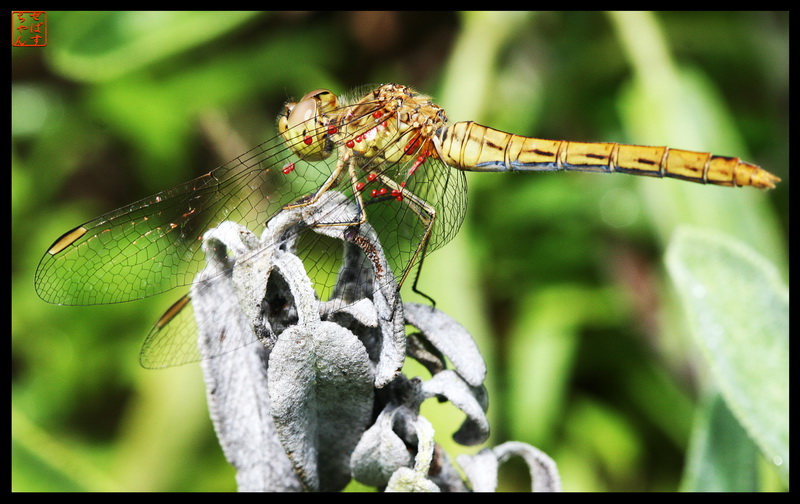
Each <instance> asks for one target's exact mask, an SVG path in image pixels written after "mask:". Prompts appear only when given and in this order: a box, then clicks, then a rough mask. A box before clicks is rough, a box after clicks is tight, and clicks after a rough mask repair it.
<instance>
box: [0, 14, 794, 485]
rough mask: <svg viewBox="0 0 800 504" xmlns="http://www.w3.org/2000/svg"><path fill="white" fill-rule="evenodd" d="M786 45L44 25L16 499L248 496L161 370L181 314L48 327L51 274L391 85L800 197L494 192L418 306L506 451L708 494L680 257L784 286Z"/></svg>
mask: <svg viewBox="0 0 800 504" xmlns="http://www.w3.org/2000/svg"><path fill="white" fill-rule="evenodd" d="M788 18H789V16H788V13H759V12H746V13H740V12H713V13H711V12H709V13H695V12H685V13H680V12H671V13H655V14H647V13H622V14H619V13H612V14H603V13H554V12H548V13H538V14H537V13H466V14H457V13H391V12H382V13H358V12H355V13H353V12H349V13H297V12H293V13H223V12H215V13H185V12H181V13H163V12H161V13H151V12H133V13H131V12H113V13H98V12H91V13H89V12H70V13H61V12H48V30H49V31H48V45H47V47H45V48H19V47H14V48H12V49H13V50H12V95H11V98H12V143H11V148H12V151H11V153H12V192H11V208H12V241H13V248H12V488H13V489H14V490H18V491H25V490H37V491H46V490H62V491H63V490H181V491H187V490H233V489H235V482H234V476H233V475H234V473H233V470H232V468H230V467H229V466H228V464H227V463H226V461H225V459H224V457H223V455H222V452H221V450H220V449H219V447H218V445H217V444H216V439H215V437H214V433H213V429H212V427H211V423H210V421H209V420H208V417H207V412H206V410H205V396H204V392H203V383H202V377H201V374H200V372H199V366H196V365H189V366H183V367H180V368H177V369H170V370H166V371H159V372H156V371H145V370H143V369H141V368H139V367H138V362H137V352H138V346H139V345H140V344H141V341H142V339H143V338H144V336H145V335H146V334H147V331H148V329H149V325H150V323H152V322H153V321H155V320H156V319H157V318H158V316H159V315H160V312H161V311H163V310H164V309H165V308H166V307H167V306H169V304H170V303H171V301H173V300H174V299H176V298H177V297H178V295H179V294H178V293H169V294H167V295H162V296H157V297H156V298H154V299H148V300H142V301H137V302H134V303H126V304H121V305H114V306H103V307H69V308H66V307H57V306H51V305H47V304H45V303H44V302H42V301H41V300H39V299H38V297H37V296H36V294H35V293H34V291H33V272H34V270H35V267H36V264H37V262H38V260H39V258H40V257H41V255H42V254H43V253H44V251H45V250H47V247H48V246H49V245H50V244H51V243H52V241H53V240H54V239H55V238H56V237H57V236H59V235H60V234H61V233H63V232H64V231H65V230H67V229H71V228H72V227H74V226H75V225H77V224H78V223H81V222H84V221H86V220H88V219H89V218H92V217H94V216H96V215H98V214H100V213H102V212H105V211H108V210H110V209H113V208H117V207H119V206H122V205H124V204H125V203H128V202H131V201H134V200H137V199H140V198H142V197H144V196H146V195H148V194H152V193H154V192H156V191H158V190H161V189H165V188H167V187H170V186H172V185H174V184H177V183H179V182H182V181H184V180H188V179H189V178H191V177H193V176H197V175H200V174H202V173H205V172H206V171H208V170H210V169H211V168H213V167H215V166H217V165H220V164H222V163H223V162H226V161H228V160H229V159H231V158H233V157H235V156H236V155H238V154H240V153H241V152H244V151H245V150H246V149H248V148H249V147H252V146H254V145H257V144H258V143H260V142H262V141H263V140H264V139H265V138H266V136H267V135H271V134H273V128H274V121H275V116H276V114H277V112H278V111H279V110H280V109H281V107H282V104H283V102H285V101H286V100H287V99H288V98H290V97H295V98H297V97H299V96H302V95H303V94H304V93H306V92H307V91H309V90H311V89H317V88H329V89H332V90H334V91H336V92H341V91H345V90H347V89H350V88H352V87H354V86H356V85H360V84H365V83H380V82H401V83H404V84H408V85H412V86H414V87H416V88H418V89H419V90H421V91H423V92H427V93H429V94H432V95H433V96H435V97H436V98H437V100H438V101H439V103H440V104H441V105H442V106H443V107H445V109H446V110H447V111H448V113H449V116H450V119H451V120H454V121H458V120H468V119H473V120H476V121H479V122H482V123H484V124H487V125H491V126H493V127H496V128H499V129H503V130H506V131H513V132H515V133H519V134H527V135H531V136H538V137H543V138H564V139H570V140H582V141H617V142H627V143H649V144H664V145H670V146H673V147H678V148H688V149H695V150H702V151H712V152H714V153H716V154H722V155H732V156H740V157H742V158H744V159H746V160H748V161H751V162H754V163H757V164H760V165H762V166H763V167H765V168H766V169H768V170H769V171H771V172H773V173H775V174H776V175H778V176H780V177H781V178H782V179H783V182H782V183H781V184H780V185H779V187H778V189H777V190H775V191H770V192H759V191H755V190H753V189H727V188H718V187H708V186H700V185H695V184H689V183H682V182H678V181H671V180H663V181H662V180H651V179H640V178H636V177H628V176H622V175H619V176H602V175H594V174H574V173H555V174H502V175H499V174H481V175H474V176H470V184H471V188H470V200H471V202H470V207H469V210H468V217H467V221H466V223H465V225H464V228H463V231H462V233H461V234H460V235H459V236H458V237H457V238H456V239H455V240H454V241H453V242H452V243H451V244H450V245H449V246H447V247H445V248H444V249H442V250H440V251H437V252H436V253H434V254H432V255H431V257H430V259H429V261H428V262H427V263H426V269H425V271H424V273H423V277H422V279H421V284H420V285H421V287H422V289H423V290H424V291H425V292H426V293H428V294H430V295H431V296H433V297H434V298H435V299H436V300H437V306H438V307H439V308H440V309H442V310H444V311H445V312H447V313H448V314H449V315H451V316H453V317H454V318H455V319H456V320H459V321H460V322H461V323H462V324H463V325H464V326H465V327H467V329H468V330H470V331H471V332H472V334H473V335H474V336H475V337H476V339H478V341H479V345H480V347H481V349H482V351H484V356H485V357H486V359H487V362H488V364H489V370H490V371H489V373H490V378H489V379H490V383H489V387H490V398H491V403H490V404H491V405H490V415H491V418H492V426H493V433H494V434H493V439H492V444H497V443H500V442H502V441H505V440H508V439H513V440H518V441H525V442H528V443H531V444H534V445H536V446H538V447H539V448H541V449H543V450H545V451H546V452H548V453H549V454H550V455H551V456H552V457H553V458H554V459H555V460H556V462H557V463H558V464H559V468H560V470H561V472H562V477H563V480H564V488H565V489H566V490H675V489H677V488H678V485H679V483H680V482H681V481H683V482H684V488H691V486H689V487H687V486H686V485H687V483H686V482H687V481H698V478H699V476H696V475H695V477H692V475H691V474H689V475H687V474H685V471H695V472H696V473H697V474H701V473H707V472H708V471H709V467H708V466H705V467H703V463H706V464H707V463H710V462H709V461H710V460H711V459H703V458H702V456H701V457H700V462H698V461H697V460H698V459H697V457H695V458H693V459H692V464H687V462H686V459H687V455H686V454H687V449H688V447H689V439H690V437H692V432H693V430H695V431H696V430H697V427H693V426H695V425H696V424H697V425H700V424H703V425H708V422H707V419H708V418H715V419H716V418H720V415H714V414H712V413H709V411H718V410H719V407H718V405H717V403H715V402H714V401H711V400H701V399H700V397H701V396H702V395H703V394H702V393H703V391H705V390H707V388H708V387H709V383H711V382H712V381H713V380H712V378H711V376H710V372H709V370H708V367H707V366H706V364H705V363H704V361H703V360H701V359H699V358H698V355H699V352H698V348H697V346H695V343H693V341H692V340H691V339H690V338H688V337H687V335H688V333H689V330H688V329H687V327H688V326H687V325H686V323H685V322H684V316H683V312H682V309H681V303H680V302H679V301H678V300H679V299H681V298H683V297H684V296H686V293H685V292H676V290H675V287H674V286H673V285H672V284H670V283H669V281H668V280H666V277H665V274H664V268H663V255H664V251H665V250H666V247H667V244H668V243H669V241H670V239H671V237H672V235H673V232H674V230H675V229H676V227H677V226H679V225H681V224H687V223H688V224H693V225H695V226H701V227H703V228H714V229H717V230H718V231H721V232H723V233H726V234H728V235H731V236H732V237H735V240H737V241H738V242H740V243H742V244H743V245H747V246H749V247H752V248H753V249H755V250H756V251H758V252H759V253H760V254H761V255H762V256H764V257H765V258H767V260H769V261H771V262H772V263H773V264H774V265H775V267H777V271H778V272H779V274H780V275H782V276H783V277H784V278H786V276H787V274H788V273H787V272H788V246H787V235H788V194H789V190H788V186H789V180H788V175H789V174H788V122H789V121H788V117H789V107H788V99H789V78H788V73H789V56H788V48H789V20H788ZM732 239H733V238H732ZM700 255H701V256H702V253H700ZM708 257H709V260H713V259H714V257H715V256H714V255H713V254H709V255H708ZM733 274H735V273H733ZM739 294H741V296H747V295H748V293H747V292H742V293H739ZM408 299H412V298H411V296H409V298H408ZM745 299H746V298H745ZM745 306H746V303H745ZM753 341H754V342H753V343H752V344H758V341H759V338H757V337H756V338H753ZM768 371H770V370H765V373H766V372H768ZM773 378H774V379H775V380H778V381H781V380H787V383H788V376H785V377H784V376H773ZM711 408H714V409H713V410H712V409H711ZM425 409H426V415H428V417H429V418H431V419H433V421H434V427H435V428H437V437H438V439H439V442H440V443H442V444H443V445H444V446H445V448H446V449H447V450H448V452H449V453H450V454H451V455H455V454H456V453H458V450H459V449H460V450H461V451H466V452H470V453H472V452H474V451H475V448H469V449H465V448H458V447H455V446H453V443H452V441H451V440H450V434H451V433H452V432H453V431H454V430H455V428H456V427H457V425H458V424H459V423H460V422H461V418H460V417H458V416H457V415H455V416H454V415H453V411H452V410H448V409H446V408H439V407H437V406H436V405H428V404H426V405H425ZM427 410H429V411H427ZM774 413H775V414H780V412H774ZM722 416H724V415H722ZM728 416H730V415H728ZM696 419H697V420H696ZM703 422H705V423H703ZM694 439H696V437H695V438H694ZM745 441H747V438H746V437H745ZM737 442H742V441H741V440H739V441H737ZM752 452H753V453H754V454H755V453H757V452H758V450H753V451H752ZM695 453H697V452H695ZM753 456H755V455H753ZM774 462H775V461H774V460H769V461H766V462H762V463H760V464H755V463H754V464H752V466H754V467H755V469H751V470H750V471H751V472H750V474H751V475H752V471H757V474H755V475H752V484H751V486H749V487H748V488H749V489H754V490H757V489H772V490H774V489H782V488H785V486H784V485H788V483H787V482H786V481H785V480H781V479H780V477H779V476H778V475H782V474H784V473H785V474H788V460H786V461H784V463H785V464H786V466H785V470H781V471H775V470H774V468H772V467H770V466H771V465H772V464H773V463H774ZM714 463H715V464H720V463H721V464H724V463H725V461H724V459H722V461H721V462H720V461H719V460H717V461H715V462H714ZM504 467H507V470H506V471H505V474H504V476H503V477H502V478H501V482H502V484H503V485H504V487H503V488H504V489H524V488H525V485H526V481H525V479H526V478H527V476H526V471H525V470H524V468H522V467H520V465H515V464H509V465H508V466H504ZM713 468H714V467H712V469H713Z"/></svg>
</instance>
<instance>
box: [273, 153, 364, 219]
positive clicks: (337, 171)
mask: <svg viewBox="0 0 800 504" xmlns="http://www.w3.org/2000/svg"><path fill="white" fill-rule="evenodd" d="M350 159H351V155H350V153H347V154H345V155H344V156H340V157H339V160H338V161H337V162H336V168H334V170H333V172H331V174H330V175H329V176H328V178H327V179H325V182H324V183H323V184H322V185H321V186H320V187H319V189H317V190H316V191H315V192H314V194H312V195H311V196H306V197H304V198H303V199H300V200H298V201H295V202H294V203H289V204H288V205H284V207H283V209H284V210H291V209H292V208H300V207H304V206H308V205H313V204H314V203H316V202H317V200H319V197H320V196H322V195H323V194H324V193H326V192H328V190H330V189H331V188H332V187H335V186H336V185H338V184H339V178H340V177H341V176H342V173H344V166H345V163H348V164H349V163H350Z"/></svg>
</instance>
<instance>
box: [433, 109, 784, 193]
mask: <svg viewBox="0 0 800 504" xmlns="http://www.w3.org/2000/svg"><path fill="white" fill-rule="evenodd" d="M439 143H440V149H439V150H440V152H439V155H440V156H441V157H442V159H443V160H444V161H445V163H447V164H449V165H451V166H454V167H456V168H459V169H461V170H467V171H556V170H572V171H590V172H605V173H613V172H621V173H629V174H632V175H642V176H649V177H669V178H677V179H681V180H688V181H691V182H699V183H701V184H715V185H722V186H754V187H759V188H773V187H775V182H778V181H780V179H779V178H778V177H776V176H774V175H772V174H771V173H769V172H767V171H766V170H763V169H762V168H760V167H758V166H756V165H753V164H750V163H745V162H742V161H741V160H740V159H739V158H736V157H725V156H715V155H712V154H709V153H707V152H694V151H687V150H680V149H671V148H669V147H651V146H644V145H625V144H618V143H594V142H568V141H566V140H544V139H541V138H531V137H524V136H520V135H512V134H511V133H505V132H503V131H499V130H496V129H493V128H488V127H486V126H482V125H480V124H477V123H474V122H471V121H469V122H459V123H456V124H453V125H452V126H450V127H448V128H447V129H446V130H444V131H443V133H441V135H440V142H439Z"/></svg>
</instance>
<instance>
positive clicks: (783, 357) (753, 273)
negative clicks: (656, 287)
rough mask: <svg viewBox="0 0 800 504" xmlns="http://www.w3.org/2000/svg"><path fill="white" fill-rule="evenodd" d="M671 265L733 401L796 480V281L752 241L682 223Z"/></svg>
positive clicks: (692, 322)
mask: <svg viewBox="0 0 800 504" xmlns="http://www.w3.org/2000/svg"><path fill="white" fill-rule="evenodd" d="M667 267H668V270H669V273H670V275H671V277H672V279H673V282H674V283H675V285H676V288H677V290H678V292H679V293H680V296H681V300H682V304H683V308H684V311H685V312H686V315H687V320H688V323H689V327H690V330H691V331H690V332H691V335H692V337H693V338H694V341H695V343H696V344H697V346H698V347H699V348H700V350H701V354H702V356H703V358H704V360H705V362H706V364H707V366H708V368H709V370H710V372H711V375H712V376H713V378H714V380H715V381H716V385H717V387H719V389H720V391H721V392H722V395H723V397H724V399H725V401H726V403H727V405H728V407H729V408H730V410H731V412H732V413H733V414H734V416H735V417H736V419H737V420H738V421H739V423H740V424H741V425H742V427H744V429H745V430H746V431H747V433H748V434H749V435H750V437H751V438H752V439H753V440H754V441H755V442H756V444H757V445H758V447H759V449H760V450H761V451H762V452H763V454H764V456H765V457H766V458H767V459H768V460H769V461H771V462H772V463H773V464H774V466H775V467H776V469H777V470H778V472H779V473H780V474H781V477H782V478H783V479H784V481H785V482H788V478H789V289H788V287H787V286H786V285H785V284H784V283H783V281H782V280H781V278H780V276H779V274H778V270H777V269H776V268H775V267H774V266H773V265H772V264H771V263H770V262H768V261H767V260H765V259H764V258H763V257H761V256H760V255H758V254H757V253H756V252H754V251H753V250H752V249H750V248H748V247H746V246H745V245H743V244H742V243H740V242H738V241H735V240H733V239H731V238H729V237H727V236H725V235H721V234H718V233H716V232H711V231H709V230H707V229H699V228H682V229H681V230H679V231H678V232H677V233H676V235H675V238H674V239H673V241H672V243H671V244H670V247H669V250H668V252H667Z"/></svg>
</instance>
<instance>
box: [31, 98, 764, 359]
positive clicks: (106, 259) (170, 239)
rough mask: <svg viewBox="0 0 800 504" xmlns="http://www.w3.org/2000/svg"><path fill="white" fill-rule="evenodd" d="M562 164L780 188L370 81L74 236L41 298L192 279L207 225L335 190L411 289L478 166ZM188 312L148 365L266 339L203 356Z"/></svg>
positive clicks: (165, 287) (55, 250) (752, 175)
mask: <svg viewBox="0 0 800 504" xmlns="http://www.w3.org/2000/svg"><path fill="white" fill-rule="evenodd" d="M558 170H566V171H579V172H601V173H615V172H618V173H626V174H631V175H641V176H648V177H661V178H664V177H667V178H675V179H680V180H685V181H690V182H697V183H702V184H713V185H719V186H729V187H744V186H752V187H755V188H759V189H771V188H774V187H775V184H776V183H778V182H780V179H779V178H778V177H776V176H775V175H773V174H771V173H769V172H768V171H766V170H764V169H762V168H760V167H759V166H756V165H754V164H751V163H747V162H744V161H742V160H741V159H739V158H737V157H726V156H717V155H713V154H710V153H705V152H694V151H688V150H680V149H673V148H669V147H654V146H643V145H625V144H619V143H612V142H609V143H596V142H591V143H590V142H573V141H566V140H545V139H539V138H531V137H525V136H520V135H515V134H511V133H506V132H503V131H500V130H497V129H493V128H490V127H487V126H483V125H480V124H477V123H475V122H472V121H465V122H456V123H453V124H449V123H448V121H447V115H446V113H445V111H444V109H442V108H441V107H440V106H438V105H436V104H435V103H434V102H433V100H432V99H431V97H429V96H427V95H425V94H422V93H419V92H417V91H416V90H414V89H412V88H410V87H408V86H404V85H400V84H385V85H381V86H376V87H365V88H361V89H357V90H354V91H353V92H351V93H350V94H349V95H346V96H337V95H335V94H334V93H333V92H331V91H329V90H325V89H318V90H315V91H311V92H310V93H307V94H306V95H304V96H303V97H302V98H301V99H300V100H298V101H297V102H289V103H287V104H286V105H285V107H284V109H283V110H282V111H281V113H280V114H279V115H278V121H277V134H275V135H274V136H273V137H272V138H270V139H269V140H267V141H265V142H264V143H262V144H261V145H259V146H257V147H255V148H254V149H252V150H250V151H248V152H245V153H244V154H241V155H240V156H238V157H237V158H236V159H234V160H232V161H230V162H229V163H227V164H224V165H222V166H220V167H218V168H216V169H214V170H212V171H210V172H208V173H206V174H204V175H202V176H200V177H197V178H195V179H193V180H190V181H188V182H185V183H183V184H180V185H178V186H175V187H173V188H171V189H167V190H164V191H162V192H159V193H157V194H155V195H153V196H150V197H147V198H144V199H142V200H139V201H136V202H134V203H131V204H129V205H126V206H124V207H122V208H119V209H117V210H113V211H111V212H108V213H106V214H104V215H101V216H99V217H97V218H95V219H92V220H90V221H87V222H85V223H83V224H81V225H79V226H77V227H75V228H73V229H71V230H69V231H67V232H66V233H64V234H63V235H62V236H60V237H59V238H58V239H56V240H55V241H54V242H53V244H52V245H51V246H50V248H49V249H48V250H47V251H46V252H45V253H44V255H43V257H42V259H41V261H40V263H39V265H38V267H37V270H36V274H35V287H36V292H37V293H38V295H39V296H40V297H41V298H42V299H43V300H44V301H47V302H49V303H53V304H60V305H96V304H110V303H119V302H127V301H133V300H137V299H142V298H145V297H149V296H153V295H156V294H160V293H163V292H166V291H169V290H171V289H174V288H177V287H181V286H187V285H189V284H191V282H192V279H193V278H194V276H195V275H196V274H197V273H198V272H199V271H200V270H202V268H203V266H204V264H205V255H204V252H203V250H202V237H203V234H204V232H205V231H206V230H208V229H211V228H213V227H215V226H217V225H219V224H220V223H222V222H223V221H234V222H238V223H240V224H243V225H245V226H246V227H248V228H249V229H251V230H255V229H257V228H259V227H262V228H263V226H264V225H265V223H267V222H268V221H269V219H270V218H271V217H273V216H274V215H276V214H277V213H278V212H280V211H281V210H285V209H291V208H297V207H302V206H305V205H312V204H314V203H315V202H317V201H318V200H319V199H320V197H321V196H322V195H323V194H325V193H326V192H328V191H334V190H335V191H339V192H342V193H343V194H345V195H346V196H347V201H348V204H352V205H355V208H357V212H356V213H355V215H356V216H355V217H353V218H352V219H350V220H347V221H346V222H318V223H316V224H315V225H316V226H351V227H356V226H361V225H363V224H364V223H365V222H369V223H370V224H371V225H372V227H373V228H374V229H375V230H376V231H377V233H378V236H379V239H380V241H381V243H382V245H383V249H384V250H385V251H386V255H387V258H388V259H389V260H390V264H391V267H392V271H393V274H394V279H395V280H396V282H397V285H398V287H397V288H399V286H400V285H402V284H403V283H404V282H405V281H406V280H407V279H408V277H409V274H410V272H411V271H413V270H414V268H415V267H416V271H417V276H416V277H415V278H418V277H419V271H420V269H421V266H422V262H423V259H424V258H425V257H426V255H427V254H429V253H430V252H432V251H433V250H435V249H438V248H440V247H442V246H443V245H444V244H446V243H447V242H448V241H450V240H451V239H452V238H453V236H454V235H455V234H456V233H457V231H458V229H459V227H460V226H461V223H462V222H463V220H464V216H465V213H466V204H467V186H466V178H465V175H464V172H465V171H475V172H507V171H558ZM350 215H351V214H350ZM304 247H305V248H304V250H305V254H306V255H305V257H306V259H305V261H306V263H307V267H308V269H309V273H310V276H311V277H312V278H314V282H315V288H317V290H318V295H319V296H320V298H324V297H325V296H328V295H330V291H331V290H332V289H333V286H334V284H335V277H336V259H335V257H336V256H337V255H339V254H340V252H336V249H335V248H334V246H333V245H331V244H323V243H321V238H319V237H317V238H314V239H309V240H308V243H307V244H306V245H304ZM339 247H340V248H341V246H339ZM256 255H257V254H256ZM253 259H255V257H253ZM365 282H366V280H365ZM414 283H415V290H416V280H415V282H414ZM365 291H366V287H365ZM189 306H190V299H189V297H188V295H185V296H183V297H181V298H180V299H179V300H178V301H177V302H176V303H175V304H173V305H172V306H171V307H170V308H169V309H168V310H167V312H166V313H165V314H164V315H163V316H162V317H161V318H160V319H159V320H158V321H157V322H156V324H155V325H154V327H153V329H152V330H151V331H150V334H149V335H148V336H147V338H146V340H145V342H144V344H143V347H142V350H141V353H140V362H141V363H142V365H143V366H145V367H156V368H157V367H167V366H173V365H179V364H183V363H186V362H191V361H197V360H202V359H206V358H211V357H214V356H216V355H220V354H223V353H226V352H229V351H232V350H234V349H236V348H240V347H242V346H244V345H246V344H249V343H253V342H247V341H230V340H231V338H228V339H227V340H225V339H223V338H221V341H220V342H219V346H218V347H217V348H212V349H207V350H204V351H203V353H200V351H198V349H197V343H196V339H195V338H194V336H193V334H194V328H193V325H194V322H193V319H192V317H191V313H190V310H186V308H187V307H189Z"/></svg>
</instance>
